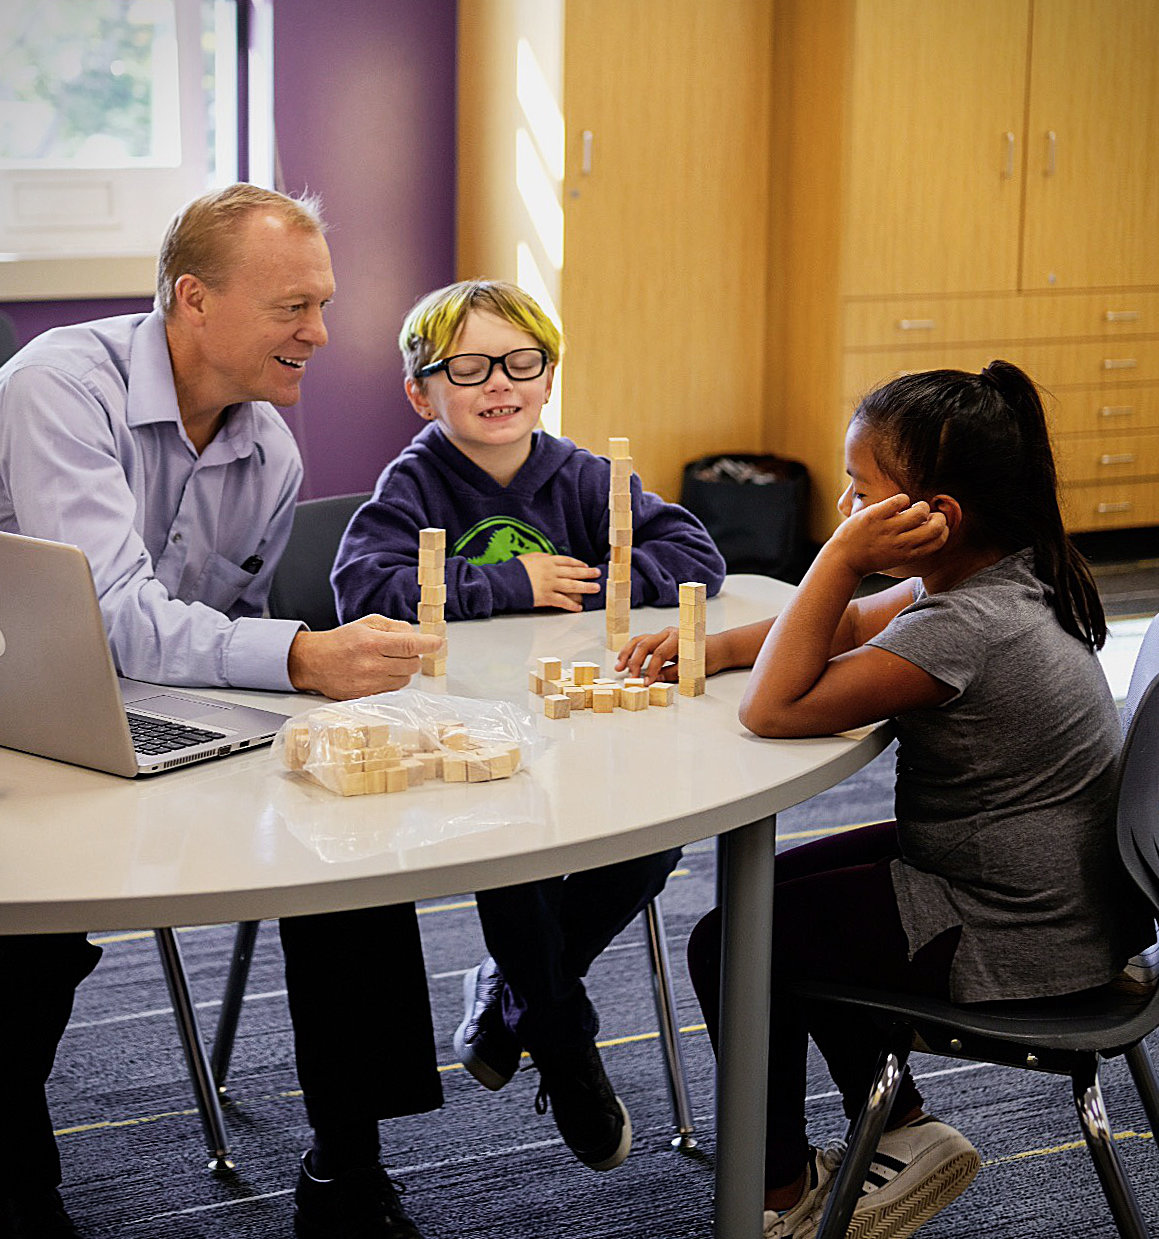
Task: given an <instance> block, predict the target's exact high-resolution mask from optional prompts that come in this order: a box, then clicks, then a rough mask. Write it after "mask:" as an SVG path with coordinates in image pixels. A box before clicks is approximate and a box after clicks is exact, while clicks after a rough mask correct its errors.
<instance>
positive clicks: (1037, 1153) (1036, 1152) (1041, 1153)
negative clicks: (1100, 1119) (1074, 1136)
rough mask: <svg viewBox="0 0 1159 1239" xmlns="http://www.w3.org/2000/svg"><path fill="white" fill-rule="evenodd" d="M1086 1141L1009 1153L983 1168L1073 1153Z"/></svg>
mask: <svg viewBox="0 0 1159 1239" xmlns="http://www.w3.org/2000/svg"><path fill="white" fill-rule="evenodd" d="M1154 1138H1155V1137H1154V1136H1153V1135H1152V1134H1151V1133H1150V1132H1149V1131H1117V1132H1114V1133H1112V1135H1111V1139H1112V1140H1153V1139H1154ZM1086 1147H1087V1142H1086V1141H1085V1140H1068V1141H1066V1143H1065V1144H1052V1145H1047V1146H1045V1147H1044V1148H1041V1149H1023V1151H1022V1152H1021V1153H1007V1154H1006V1156H1005V1157H991V1158H987V1160H986V1161H984V1162H983V1163H982V1165H983V1166H1001V1165H1004V1164H1005V1163H1007V1162H1021V1161H1025V1160H1026V1159H1027V1158H1029V1157H1048V1156H1050V1155H1051V1154H1052V1153H1072V1152H1074V1150H1075V1149H1085V1148H1086Z"/></svg>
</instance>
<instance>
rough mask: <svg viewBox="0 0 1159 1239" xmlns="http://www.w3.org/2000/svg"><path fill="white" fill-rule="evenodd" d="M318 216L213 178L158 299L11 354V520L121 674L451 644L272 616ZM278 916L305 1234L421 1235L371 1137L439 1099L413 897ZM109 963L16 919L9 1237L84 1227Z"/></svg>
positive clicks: (252, 680)
mask: <svg viewBox="0 0 1159 1239" xmlns="http://www.w3.org/2000/svg"><path fill="white" fill-rule="evenodd" d="M324 232H325V225H324V224H323V222H322V219H321V216H320V213H319V204H318V203H317V201H316V200H314V199H301V200H299V199H292V198H288V197H286V196H284V195H282V194H278V193H274V192H272V191H268V190H264V189H259V188H257V187H255V186H252V185H234V186H230V187H229V188H227V189H224V190H217V191H214V192H212V193H209V194H206V195H204V196H203V197H201V198H198V199H196V200H195V201H194V202H192V203H190V204H189V205H188V206H187V207H185V208H184V209H183V210H182V211H181V212H179V214H178V215H177V216H176V217H175V219H174V220H173V222H172V224H171V225H170V227H169V230H168V232H167V233H166V236H165V239H164V241H163V243H162V249H161V255H160V260H159V263H158V277H157V296H156V300H155V308H154V310H153V312H152V313H151V314H132V315H125V316H122V317H117V318H106V319H102V320H99V321H96V322H90V323H85V324H81V325H79V326H74V327H62V328H58V329H56V330H53V331H49V332H46V333H45V334H44V335H42V336H40V337H38V338H37V339H35V340H33V341H32V342H31V343H30V344H29V345H27V347H25V348H24V349H22V350H21V351H20V352H18V353H17V354H16V355H15V356H14V357H13V358H12V359H11V360H10V361H9V362H8V363H7V364H6V365H5V366H3V367H2V368H0V530H7V531H12V532H15V533H22V534H27V535H30V536H32V537H39V538H49V539H53V540H55V541H60V542H69V543H73V544H75V545H77V546H79V547H81V548H82V549H83V550H84V551H85V553H86V554H87V556H88V559H89V562H90V564H91V566H92V571H93V578H94V581H95V583H96V588H97V594H98V596H99V598H100V604H101V611H102V614H103V616H104V621H105V627H106V630H107V632H108V636H109V644H110V646H111V648H112V651H113V658H114V661H115V662H116V664H117V669H118V670H119V671H120V672H121V674H122V675H125V676H129V677H131V678H133V679H141V680H150V681H154V682H158V683H165V684H184V685H207V686H208V685H222V686H234V687H245V688H258V689H274V690H280V691H282V692H286V691H291V690H293V689H297V690H301V691H309V692H318V693H322V694H325V695H326V696H329V697H333V698H349V697H358V696H362V695H365V694H368V693H375V692H383V691H388V690H391V689H396V688H400V687H402V686H403V685H405V684H406V683H407V682H408V681H409V679H410V677H411V676H412V675H413V674H414V673H415V672H416V671H417V670H418V669H419V656H420V655H422V654H429V653H436V652H437V651H438V649H439V648H440V647H441V644H442V643H441V640H440V639H439V638H437V637H432V636H427V635H424V634H420V633H418V632H415V631H414V630H413V629H411V628H410V626H409V625H407V624H403V623H399V622H396V621H393V620H390V619H387V618H385V617H383V616H367V617H365V618H363V619H361V620H359V621H357V622H356V623H352V624H346V625H343V626H342V627H340V628H335V629H333V630H331V631H328V632H311V631H309V630H308V629H306V628H305V626H304V625H302V624H299V623H297V622H294V621H288V620H273V619H268V618H264V617H263V610H264V607H265V602H266V597H267V595H268V593H269V587H270V580H271V577H272V575H273V571H274V568H275V566H276V564H277V561H278V557H279V556H280V555H281V553H282V551H283V549H284V548H285V545H286V540H287V538H288V537H289V533H290V525H291V521H292V517H293V510H294V503H295V500H296V497H297V493H298V486H299V483H300V481H301V476H302V466H301V460H300V458H299V455H298V451H297V447H296V446H295V443H294V440H293V437H292V436H291V434H290V432H289V430H288V429H287V427H286V425H285V423H284V422H283V421H282V419H281V418H280V416H279V415H278V413H277V412H276V410H275V408H274V407H273V406H275V405H278V406H283V407H284V406H288V405H293V404H295V403H297V401H298V398H299V388H300V385H301V382H302V377H303V374H304V372H305V369H306V365H307V363H308V361H309V359H310V358H311V357H312V356H313V354H314V352H315V350H316V349H319V348H321V347H322V346H323V345H324V344H325V343H326V341H327V331H326V326H325V323H324V310H325V307H326V305H327V304H328V302H329V301H330V299H331V297H332V296H333V293H334V276H333V272H332V270H331V265H330V254H329V249H328V247H327V245H326V240H325V236H324ZM280 929H281V938H282V945H283V950H284V954H285V961H286V980H287V990H288V994H289V1005H290V1014H291V1018H292V1023H293V1027H294V1039H295V1050H296V1056H297V1066H298V1075H299V1080H300V1083H301V1085H302V1090H303V1094H304V1097H305V1102H306V1112H307V1116H308V1117H309V1119H310V1122H311V1125H312V1127H313V1130H314V1143H313V1146H312V1148H311V1149H310V1150H309V1151H308V1153H307V1154H305V1155H304V1156H303V1158H302V1164H301V1166H300V1168H299V1175H298V1185H297V1189H296V1193H295V1201H296V1210H295V1219H294V1221H295V1229H296V1233H297V1235H298V1236H299V1239H330V1237H333V1239H338V1237H339V1236H341V1239H352V1237H353V1236H359V1237H365V1239H419V1232H418V1230H417V1228H416V1227H415V1225H414V1223H413V1222H412V1221H411V1219H410V1218H409V1217H407V1215H406V1213H405V1212H404V1211H403V1209H402V1207H401V1205H400V1204H399V1201H398V1197H397V1194H396V1192H395V1188H394V1186H393V1185H392V1183H391V1180H390V1179H389V1177H388V1175H387V1173H386V1171H385V1169H384V1168H383V1167H382V1165H381V1164H380V1147H379V1131H378V1120H379V1119H380V1118H388V1117H394V1116H397V1115H403V1114H414V1113H419V1112H421V1111H424V1110H429V1109H433V1108H435V1107H437V1106H439V1105H441V1104H442V1090H441V1085H440V1083H439V1078H438V1074H437V1069H436V1062H435V1052H434V1039H433V1034H432V1029H431V1017H430V1009H429V1002H428V996H427V985H426V975H425V969H424V966H423V957H422V948H421V944H420V942H419V936H418V928H417V923H416V920H415V912H414V907H413V905H411V904H406V905H400V906H397V907H392V908H370V909H365V910H363V911H358V912H350V913H333V914H325V915H320V916H310V917H292V918H286V919H284V920H283V921H282V922H281V926H280ZM99 957H100V949H99V948H98V947H96V946H94V945H93V944H92V943H90V942H88V940H87V939H86V938H85V936H84V935H82V934H54V935H24V936H14V937H7V938H5V937H0V978H2V979H3V984H4V989H5V1000H6V1011H7V1014H6V1015H5V1018H4V1019H3V1020H2V1021H0V1061H2V1062H6V1063H7V1064H8V1065H9V1067H10V1071H9V1073H8V1081H9V1083H8V1085H7V1086H6V1090H5V1094H6V1095H5V1102H6V1105H5V1109H6V1114H5V1118H4V1122H3V1123H0V1239H32V1237H34V1236H35V1239H71V1237H75V1236H77V1235H78V1234H79V1232H78V1231H77V1230H76V1228H75V1227H74V1225H73V1223H72V1221H71V1220H70V1219H69V1217H68V1215H67V1213H66V1212H65V1209H64V1206H63V1203H62V1200H61V1197H60V1194H59V1192H58V1190H57V1189H58V1186H59V1184H60V1182H61V1166H60V1158H59V1154H58V1151H57V1148H56V1143H55V1140H54V1137H53V1130H52V1122H51V1119H50V1117H49V1112H48V1106H47V1102H46V1100H45V1089H44V1086H45V1083H46V1081H47V1078H48V1075H49V1072H50V1071H51V1068H52V1062H53V1058H54V1056H55V1053H56V1048H57V1044H58V1043H59V1041H60V1038H61V1037H62V1036H63V1034H64V1030H65V1026H66V1025H67V1022H68V1017H69V1014H70V1012H71V1009H72V1001H73V993H74V991H75V989H76V986H77V985H78V984H79V983H80V981H82V980H83V979H84V977H86V976H87V975H88V974H89V973H90V972H91V971H92V969H93V968H94V967H95V965H96V962H97V959H98V958H99ZM360 1039H361V1040H360ZM355 1046H357V1047H358V1049H360V1050H362V1051H363V1052H362V1053H355V1052H352V1047H355Z"/></svg>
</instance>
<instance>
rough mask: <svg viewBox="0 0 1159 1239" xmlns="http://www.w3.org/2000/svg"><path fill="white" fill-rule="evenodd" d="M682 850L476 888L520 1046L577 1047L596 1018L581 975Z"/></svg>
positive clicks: (652, 893)
mask: <svg viewBox="0 0 1159 1239" xmlns="http://www.w3.org/2000/svg"><path fill="white" fill-rule="evenodd" d="M680 853H681V849H680V848H673V849H671V850H669V851H667V852H657V853H656V854H654V855H652V856H643V857H640V858H639V859H638V860H627V861H621V862H619V863H617V864H614V865H605V866H603V867H602V868H600V869H589V870H587V871H585V872H583V873H569V874H567V875H566V876H565V877H561V878H545V879H543V880H542V881H538V882H524V883H522V884H520V885H518V886H503V887H500V888H499V889H498V890H490V891H479V892H478V893H477V895H476V898H477V901H478V906H479V922H480V924H481V925H482V928H483V939H484V941H485V942H486V943H487V950H488V951H489V952H490V954H491V957H492V959H494V960H495V962H496V963H497V964H498V965H499V969H500V971H501V972H502V973H503V978H504V980H505V981H506V982H507V987H506V989H505V991H504V995H503V1016H504V1020H505V1022H506V1024H507V1027H508V1028H510V1029H511V1030H512V1031H513V1032H514V1033H515V1035H516V1036H517V1037H518V1038H519V1042H520V1044H521V1045H522V1046H523V1047H524V1048H525V1049H526V1050H527V1051H528V1052H529V1053H530V1054H531V1055H532V1057H533V1058H534V1057H535V1051H536V1049H537V1048H542V1049H545V1050H547V1051H550V1050H552V1049H562V1048H576V1047H579V1046H582V1045H584V1044H585V1043H586V1042H588V1041H591V1040H593V1039H594V1038H595V1036H596V1033H597V1032H598V1031H599V1027H600V1022H599V1016H598V1015H597V1014H596V1010H595V1008H594V1007H593V1006H592V1004H591V1001H590V1000H589V998H588V996H587V991H586V990H585V988H584V983H583V978H584V977H585V976H586V975H587V972H588V969H589V968H590V967H591V965H592V963H593V961H594V960H595V959H596V957H597V956H598V955H599V954H600V952H601V951H603V950H604V948H605V947H606V946H607V945H608V944H609V943H610V942H611V941H612V939H613V938H614V937H615V936H616V935H617V934H618V933H619V932H620V931H621V930H623V929H625V928H626V927H627V926H628V925H629V924H631V922H632V920H633V919H634V918H635V917H636V916H638V915H639V913H640V912H642V911H643V910H644V908H645V907H647V905H648V904H649V903H650V902H651V901H652V900H653V899H655V897H656V896H657V895H658V894H659V893H660V892H661V891H662V890H663V889H664V883H665V882H666V881H667V880H668V875H669V874H670V873H671V872H672V870H673V869H674V868H675V867H676V863H677V861H679V859H680Z"/></svg>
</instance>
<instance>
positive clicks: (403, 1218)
mask: <svg viewBox="0 0 1159 1239" xmlns="http://www.w3.org/2000/svg"><path fill="white" fill-rule="evenodd" d="M306 1157H307V1154H303V1155H302V1167H301V1170H300V1171H299V1172H298V1186H297V1187H296V1188H295V1189H294V1234H295V1235H297V1236H298V1239H422V1235H421V1234H420V1233H419V1228H418V1227H417V1226H416V1225H415V1224H414V1222H413V1221H412V1220H411V1219H410V1218H409V1217H408V1216H407V1213H406V1210H405V1209H404V1208H403V1207H402V1204H401V1203H400V1201H399V1198H398V1196H399V1193H400V1192H405V1191H406V1188H405V1187H404V1186H403V1185H402V1184H401V1183H395V1182H394V1181H393V1180H392V1179H391V1178H390V1176H389V1175H388V1174H387V1173H386V1170H385V1169H384V1168H383V1167H382V1166H359V1167H357V1168H356V1169H354V1170H346V1171H343V1173H342V1174H340V1175H338V1176H337V1177H336V1178H333V1179H316V1178H315V1177H314V1176H313V1175H312V1174H311V1173H310V1171H309V1170H308V1169H307V1166H306Z"/></svg>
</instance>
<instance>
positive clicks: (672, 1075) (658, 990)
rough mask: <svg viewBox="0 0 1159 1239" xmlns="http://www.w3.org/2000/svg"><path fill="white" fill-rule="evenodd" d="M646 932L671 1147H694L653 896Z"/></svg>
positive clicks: (663, 944) (668, 962)
mask: <svg viewBox="0 0 1159 1239" xmlns="http://www.w3.org/2000/svg"><path fill="white" fill-rule="evenodd" d="M644 924H645V929H646V931H647V934H648V960H649V962H650V963H651V965H652V997H653V998H654V999H655V1000H656V1020H657V1023H658V1025H659V1028H660V1040H661V1042H663V1045H664V1064H665V1066H666V1067H667V1068H668V1091H669V1094H670V1095H671V1097H672V1116H673V1120H674V1122H675V1123H676V1131H677V1133H678V1134H677V1135H676V1136H675V1138H674V1139H673V1141H672V1147H673V1148H674V1149H694V1148H696V1137H695V1135H694V1134H693V1133H694V1132H695V1130H696V1128H695V1127H694V1126H693V1123H692V1100H691V1098H690V1097H689V1094H688V1072H687V1070H686V1069H685V1066H684V1053H683V1051H682V1050H681V1048H680V1026H679V1023H678V1021H677V1019H676V996H675V994H673V992H672V961H671V959H670V958H669V955H668V939H667V938H666V937H665V935H664V914H663V912H661V910H660V903H659V901H658V900H656V899H653V900H652V902H651V903H649V904H648V906H647V907H646V908H645V909H644Z"/></svg>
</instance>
